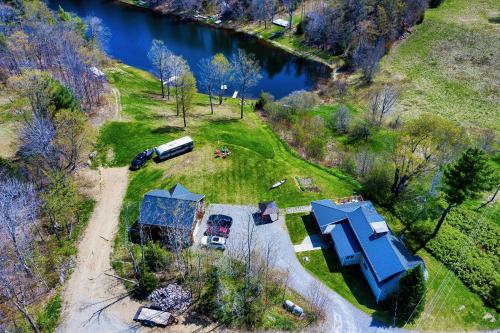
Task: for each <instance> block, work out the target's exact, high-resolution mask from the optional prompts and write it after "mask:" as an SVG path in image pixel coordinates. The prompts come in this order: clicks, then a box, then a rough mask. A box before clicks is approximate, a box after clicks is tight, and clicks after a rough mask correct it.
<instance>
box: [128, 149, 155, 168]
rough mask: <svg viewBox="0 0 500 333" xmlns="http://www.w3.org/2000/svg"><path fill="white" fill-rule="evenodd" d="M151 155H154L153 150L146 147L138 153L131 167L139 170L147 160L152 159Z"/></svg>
mask: <svg viewBox="0 0 500 333" xmlns="http://www.w3.org/2000/svg"><path fill="white" fill-rule="evenodd" d="M151 157H153V150H152V149H146V150H145V151H143V152H142V153H140V154H138V155H137V156H136V157H135V158H134V159H133V160H132V163H131V165H130V167H131V168H132V169H133V170H138V169H140V168H142V167H143V166H144V164H146V162H147V161H148V160H150V159H151Z"/></svg>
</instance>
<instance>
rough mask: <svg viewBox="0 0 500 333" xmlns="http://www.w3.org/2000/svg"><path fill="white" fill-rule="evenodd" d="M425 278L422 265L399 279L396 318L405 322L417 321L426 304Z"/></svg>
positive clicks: (401, 322) (400, 321)
mask: <svg viewBox="0 0 500 333" xmlns="http://www.w3.org/2000/svg"><path fill="white" fill-rule="evenodd" d="M424 297H425V279H424V274H423V272H422V268H421V267H420V265H418V266H416V267H415V268H412V269H410V270H409V271H407V272H406V273H405V274H404V275H403V276H402V277H401V279H400V280H399V297H398V307H397V311H396V313H395V314H396V320H397V321H398V323H400V324H403V323H405V322H406V321H408V320H409V322H410V323H413V322H415V320H416V319H418V318H419V317H420V314H421V313H422V311H423V310H424V306H425V298H424Z"/></svg>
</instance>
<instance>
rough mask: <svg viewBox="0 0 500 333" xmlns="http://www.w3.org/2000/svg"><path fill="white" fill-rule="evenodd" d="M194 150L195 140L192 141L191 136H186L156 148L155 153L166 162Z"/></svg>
mask: <svg viewBox="0 0 500 333" xmlns="http://www.w3.org/2000/svg"><path fill="white" fill-rule="evenodd" d="M193 148H194V142H193V139H191V137H189V136H185V137H182V138H180V139H177V140H174V141H170V142H167V143H165V144H163V145H161V146H159V147H156V148H155V152H156V156H158V159H160V160H165V159H167V158H170V157H173V156H177V155H180V154H184V153H186V152H188V151H191V150H193Z"/></svg>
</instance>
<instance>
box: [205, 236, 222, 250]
mask: <svg viewBox="0 0 500 333" xmlns="http://www.w3.org/2000/svg"><path fill="white" fill-rule="evenodd" d="M201 245H203V246H206V247H211V248H213V249H218V250H225V249H226V239H225V238H224V237H219V236H203V237H202V238H201Z"/></svg>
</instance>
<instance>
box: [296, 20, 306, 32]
mask: <svg viewBox="0 0 500 333" xmlns="http://www.w3.org/2000/svg"><path fill="white" fill-rule="evenodd" d="M295 34H296V35H299V36H300V35H303V34H304V22H303V21H302V20H300V22H299V23H298V24H297V28H296V30H295Z"/></svg>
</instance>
